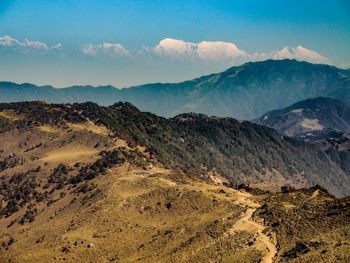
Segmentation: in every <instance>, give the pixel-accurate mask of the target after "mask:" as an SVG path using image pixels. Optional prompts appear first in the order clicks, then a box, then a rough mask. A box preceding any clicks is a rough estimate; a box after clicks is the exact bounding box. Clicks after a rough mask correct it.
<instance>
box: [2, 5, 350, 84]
mask: <svg viewBox="0 0 350 263" xmlns="http://www.w3.org/2000/svg"><path fill="white" fill-rule="evenodd" d="M26 39H27V40H26ZM162 40H163V41H162ZM349 46H350V2H349V1H347V0H338V1H336V0H333V1H322V0H318V1H313V0H308V1H305V0H304V1H296V0H295V1H292V0H290V1H273V0H270V1H252V0H245V1H243V0H242V1H219V0H216V1H199V0H198V1H190V0H187V1H180V0H178V1H166V0H162V1H151V0H149V1H146V0H144V1H137V0H134V1H115V0H98V1H97V0H30V1H26V0H12V1H11V0H0V79H1V80H10V81H16V82H33V83H37V84H42V85H43V84H53V85H55V86H58V87H63V86H67V85H72V84H92V85H100V84H113V85H115V86H118V87H125V86H131V85H136V84H141V83H146V82H158V81H160V82H168V81H169V82H173V81H180V80H185V79H190V78H193V77H196V76H200V75H203V74H208V73H211V72H217V71H221V70H224V69H225V68H227V67H229V66H233V65H238V64H241V63H244V62H246V61H251V60H263V59H267V58H276V59H280V58H285V57H286V58H296V59H299V60H307V61H310V62H315V63H329V64H334V65H337V66H342V67H346V66H347V65H349V63H350V49H349V48H348V47H349ZM284 48H286V49H284ZM349 66H350V65H349Z"/></svg>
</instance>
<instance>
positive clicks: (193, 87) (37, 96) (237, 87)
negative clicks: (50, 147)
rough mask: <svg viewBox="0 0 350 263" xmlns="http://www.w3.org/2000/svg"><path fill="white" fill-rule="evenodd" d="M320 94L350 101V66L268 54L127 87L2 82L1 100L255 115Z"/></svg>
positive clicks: (169, 114) (240, 116)
mask: <svg viewBox="0 0 350 263" xmlns="http://www.w3.org/2000/svg"><path fill="white" fill-rule="evenodd" d="M319 96H323V97H332V98H335V99H339V100H341V101H343V102H344V103H346V104H347V105H350V70H344V69H339V68H336V67H334V66H329V65H321V64H311V63H308V62H299V61H296V60H267V61H262V62H249V63H246V64H243V65H241V66H236V67H232V68H229V69H228V70H226V71H224V72H221V73H218V74H212V75H208V76H203V77H200V78H197V79H194V80H189V81H184V82H180V83H164V84H161V83H153V84H146V85H141V86H136V87H131V88H125V89H117V88H114V87H112V86H101V87H97V88H95V87H92V86H72V87H68V88H63V89H55V88H53V87H51V86H43V87H38V86H35V85H32V84H15V83H11V82H0V102H18V101H33V100H44V101H48V102H53V103H74V102H87V101H92V102H96V103H98V104H100V105H104V106H108V105H112V104H114V103H115V102H117V101H128V102H131V103H133V104H134V105H136V106H137V107H138V108H140V109H141V110H142V111H149V112H153V113H155V114H158V115H161V116H165V117H173V116H175V115H178V114H181V113H186V112H196V113H204V114H208V115H215V116H229V117H235V118H238V119H255V118H258V117H259V116H261V115H262V114H264V113H266V112H268V111H271V110H274V109H280V108H284V107H287V106H289V105H291V104H293V103H296V102H298V101H301V100H304V99H308V98H314V97H319Z"/></svg>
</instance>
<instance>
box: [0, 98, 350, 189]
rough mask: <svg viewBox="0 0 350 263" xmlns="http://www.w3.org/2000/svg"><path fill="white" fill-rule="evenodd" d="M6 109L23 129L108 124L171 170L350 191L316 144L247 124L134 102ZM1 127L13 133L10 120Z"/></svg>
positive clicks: (20, 105) (4, 106)
mask: <svg viewBox="0 0 350 263" xmlns="http://www.w3.org/2000/svg"><path fill="white" fill-rule="evenodd" d="M0 111H2V112H3V115H4V116H12V115H11V114H12V113H13V114H17V115H20V116H23V119H21V120H17V121H16V122H15V125H19V126H20V127H21V126H23V127H25V126H26V125H48V124H54V125H58V124H60V123H64V122H73V123H80V122H86V121H89V122H92V123H94V124H95V125H103V126H105V127H107V128H108V129H109V130H111V131H112V132H113V134H114V136H118V137H119V138H122V139H123V140H125V141H127V142H128V143H129V144H130V145H141V146H144V147H146V148H147V149H148V151H149V152H150V153H151V154H152V156H154V157H155V158H156V159H157V160H158V161H159V162H160V163H162V164H163V165H165V166H166V167H168V168H170V169H180V170H182V171H186V172H187V173H190V174H195V175H198V176H203V175H205V174H211V173H212V174H219V175H220V176H222V177H225V178H228V179H229V180H230V181H232V182H233V183H234V184H240V183H250V184H259V183H266V184H269V185H273V186H275V187H280V186H281V185H285V184H288V183H291V184H293V185H295V186H299V187H304V186H312V185H314V184H320V185H322V186H324V187H327V189H329V190H330V191H331V192H332V193H334V194H337V195H343V194H346V193H350V188H349V185H350V184H349V183H350V181H349V178H348V176H346V174H345V173H344V172H343V171H342V170H341V169H340V168H339V167H338V166H337V165H336V164H335V163H333V162H332V161H331V160H330V159H329V158H328V156H327V155H326V154H325V153H323V152H322V151H320V150H318V149H317V148H316V146H314V145H311V144H308V143H304V142H299V141H296V140H293V139H291V138H288V137H284V136H281V135H280V134H278V133H277V132H276V131H275V130H273V129H271V128H268V127H264V126H260V125H256V124H253V123H250V122H247V121H245V122H239V121H237V120H235V119H232V118H218V117H208V116H206V115H200V114H182V115H178V116H176V117H175V118H172V119H165V118H162V117H158V116H156V115H154V114H150V113H143V112H141V111H139V110H138V109H137V108H135V107H134V106H133V105H131V104H129V103H117V104H114V105H112V106H110V107H100V106H98V105H97V104H94V103H85V104H73V105H58V104H44V103H13V104H1V105H0ZM11 125H13V124H11ZM1 129H3V130H6V129H8V127H7V124H6V122H3V121H2V123H1ZM38 143H39V142H38Z"/></svg>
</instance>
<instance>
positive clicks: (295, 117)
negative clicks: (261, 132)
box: [255, 97, 350, 141]
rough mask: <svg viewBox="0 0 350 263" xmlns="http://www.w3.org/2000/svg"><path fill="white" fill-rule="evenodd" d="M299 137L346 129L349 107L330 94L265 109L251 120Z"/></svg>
mask: <svg viewBox="0 0 350 263" xmlns="http://www.w3.org/2000/svg"><path fill="white" fill-rule="evenodd" d="M255 122H256V123H257V124H261V125H266V126H269V127H271V128H274V129H276V130H277V131H279V132H281V133H283V134H285V135H288V136H291V137H296V138H300V139H306V140H312V141H315V140H320V139H327V138H329V137H332V136H333V137H334V136H336V134H337V133H338V134H347V133H349V132H350V107H348V106H347V105H346V104H345V103H343V102H341V101H339V100H335V99H331V98H323V97H318V98H313V99H307V100H303V101H300V102H297V103H295V104H293V105H291V106H289V107H287V108H284V109H280V110H274V111H270V112H268V113H265V114H264V115H262V116H261V117H260V118H258V119H257V120H256V121H255Z"/></svg>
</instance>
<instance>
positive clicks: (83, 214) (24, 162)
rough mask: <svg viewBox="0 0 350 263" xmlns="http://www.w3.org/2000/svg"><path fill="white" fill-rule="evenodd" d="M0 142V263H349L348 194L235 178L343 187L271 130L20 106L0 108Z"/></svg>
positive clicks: (116, 108) (304, 149)
mask: <svg viewBox="0 0 350 263" xmlns="http://www.w3.org/2000/svg"><path fill="white" fill-rule="evenodd" d="M0 136H1V140H0V262H87V261H88V262H135V261H141V262H212V261H220V262H247V263H248V262H249V263H257V262H264V263H271V262H272V261H273V260H278V261H282V262H285V261H290V260H295V261H300V262H306V261H317V262H332V261H334V260H336V261H337V262H348V261H349V251H350V247H349V242H348V235H349V234H350V233H349V229H350V227H349V226H350V216H349V212H350V200H349V198H342V199H336V198H335V197H333V196H332V195H330V194H328V193H327V191H326V190H324V189H322V188H320V187H313V188H311V189H300V190H294V189H293V187H292V186H290V185H289V186H285V187H282V190H283V191H282V192H280V193H275V194H272V193H269V192H266V191H262V190H259V189H253V188H250V187H248V186H244V185H240V186H237V184H239V183H240V182H244V180H245V179H247V180H248V179H249V180H250V181H257V182H259V181H260V180H264V181H265V182H270V183H273V182H275V181H276V180H280V179H283V178H284V177H286V178H287V179H288V180H289V182H290V183H293V182H294V183H295V185H297V186H300V185H301V184H300V182H299V181H300V179H301V178H304V179H303V180H304V183H305V185H311V184H314V182H311V181H310V180H311V179H315V180H316V182H320V183H322V182H324V183H325V184H326V185H327V186H329V188H330V189H333V191H344V190H346V188H344V187H341V184H343V185H345V186H346V185H348V182H347V181H346V178H344V177H342V175H341V174H339V173H338V172H339V170H337V169H336V167H334V166H333V164H332V162H330V160H329V159H327V158H326V156H325V155H324V154H322V152H319V151H318V150H317V149H315V148H314V147H313V146H310V145H309V144H306V143H300V142H297V141H294V140H293V139H289V138H284V137H281V136H280V135H278V134H277V133H276V132H275V131H274V130H272V129H269V128H266V127H261V126H259V125H255V124H250V123H249V122H242V123H240V122H238V121H236V120H234V119H230V118H224V119H223V118H214V117H208V116H205V115H197V114H184V115H180V116H177V117H175V118H173V119H165V118H161V117H158V116H155V115H153V114H149V113H143V112H140V111H138V110H137V108H135V107H134V106H132V105H131V104H128V103H117V104H115V105H113V106H111V107H99V106H98V105H96V104H93V103H85V104H74V105H69V104H66V105H61V104H47V103H43V102H31V103H14V104H0ZM284 151H285V153H284ZM225 156H227V157H226V158H225ZM275 158H276V162H274V159H275ZM304 158H305V159H304ZM197 162H198V163H197ZM232 162H234V165H233V166H230V165H231V163H232ZM288 164H289V168H290V169H291V170H293V169H296V168H298V169H302V167H303V166H304V167H305V169H304V168H303V169H304V171H303V173H301V174H298V175H297V174H293V173H291V174H288V171H287V172H286V173H285V174H284V173H282V172H283V170H282V168H283V166H285V165H288ZM255 165H256V166H257V167H256V168H259V172H257V171H251V170H252V169H254V167H255ZM270 165H272V169H273V170H276V171H278V170H279V171H280V173H277V172H273V170H272V172H268V173H267V176H266V174H265V175H263V171H264V170H266V171H268V170H269V169H270V168H269V167H270ZM205 166H207V167H205ZM214 167H215V168H216V169H208V168H214ZM244 167H245V168H246V169H243V168H244ZM315 167H316V168H315ZM317 167H319V168H318V170H317ZM231 168H232V169H234V172H235V173H231V174H230V173H227V171H229V169H231ZM322 170H323V171H324V174H321V176H317V174H316V173H317V172H322ZM223 175H224V176H227V178H225V177H223ZM257 175H260V176H261V177H256V176H257ZM324 176H326V177H328V179H330V181H327V180H328V179H327V178H324ZM240 178H242V179H240ZM266 180H267V181H266ZM334 180H340V182H339V183H337V182H335V181H334ZM280 183H286V181H283V180H282V182H280ZM347 191H348V190H347ZM325 222H327V224H325ZM121 240H122V242H121Z"/></svg>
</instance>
